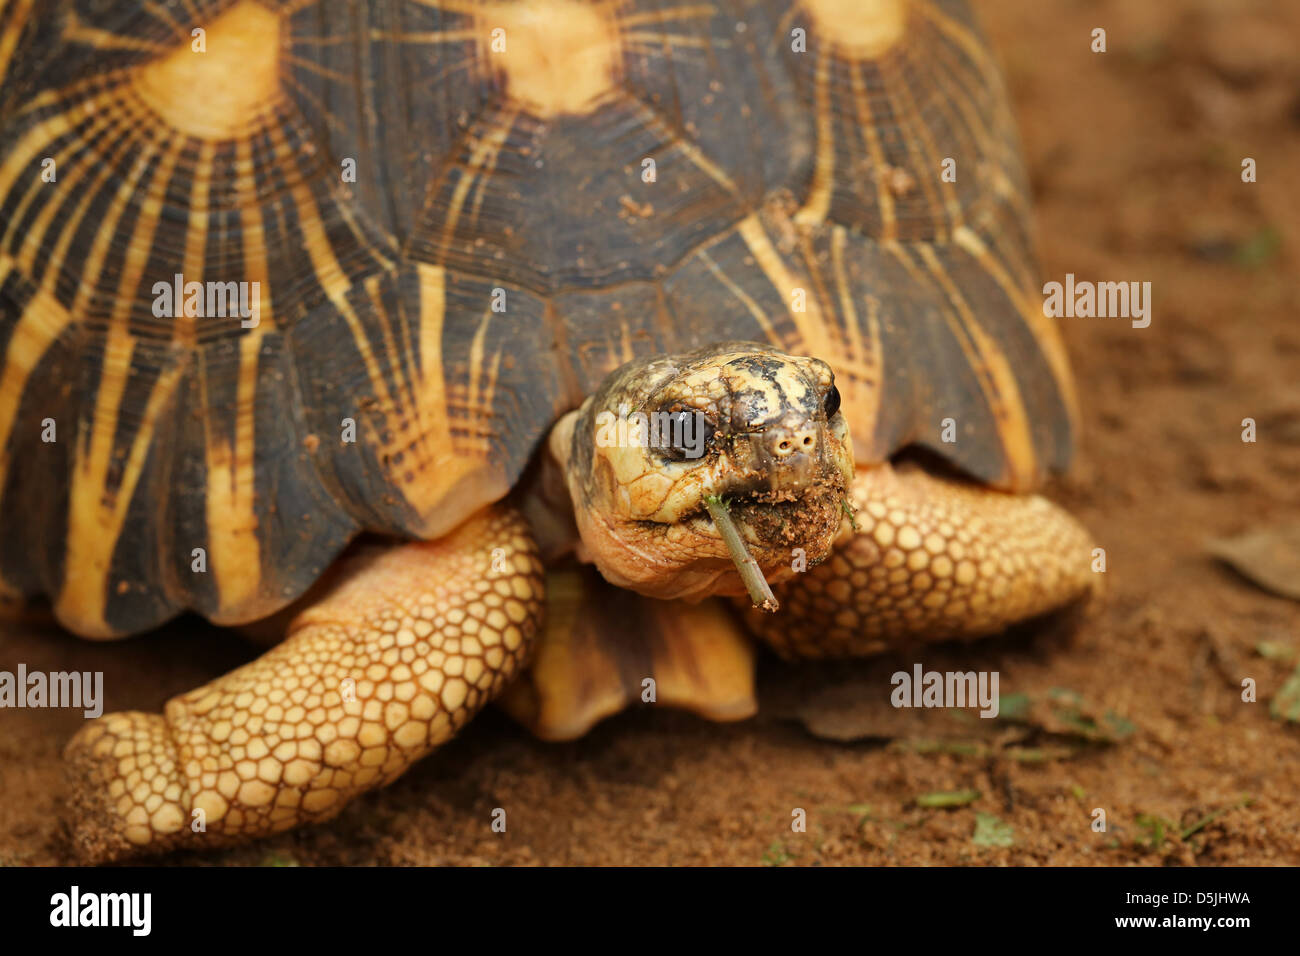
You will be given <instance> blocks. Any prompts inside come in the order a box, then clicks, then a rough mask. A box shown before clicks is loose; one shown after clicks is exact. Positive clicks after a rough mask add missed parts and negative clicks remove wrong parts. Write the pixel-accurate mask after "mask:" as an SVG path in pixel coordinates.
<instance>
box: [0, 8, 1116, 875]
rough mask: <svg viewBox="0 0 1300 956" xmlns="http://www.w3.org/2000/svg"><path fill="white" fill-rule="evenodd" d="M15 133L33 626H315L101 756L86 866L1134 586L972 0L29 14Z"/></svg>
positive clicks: (290, 634) (277, 821)
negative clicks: (632, 707)
mask: <svg viewBox="0 0 1300 956" xmlns="http://www.w3.org/2000/svg"><path fill="white" fill-rule="evenodd" d="M0 129H2V131H3V132H2V133H0V144H2V145H0V353H2V355H3V358H2V362H3V364H2V366H0V523H2V524H3V528H4V535H3V541H0V593H3V595H4V600H5V603H6V604H7V606H9V607H10V608H11V609H13V608H19V607H22V606H24V605H26V604H28V603H30V602H32V601H41V600H46V599H48V601H49V605H50V608H51V610H52V612H53V614H54V615H55V617H56V618H57V620H58V621H59V622H60V623H61V624H62V626H64V627H65V628H67V629H69V630H71V631H73V632H75V633H76V634H79V635H82V636H84V637H86V638H91V639H96V640H105V639H115V638H119V637H122V636H125V635H129V634H135V633H139V632H141V631H145V630H148V629H151V628H155V627H157V626H159V625H161V624H162V623H163V622H166V621H168V620H169V619H171V618H174V617H177V616H178V615H180V614H182V613H183V612H186V611H190V612H196V613H197V614H199V615H202V616H203V617H205V618H207V619H208V620H210V621H211V622H214V623H216V624H218V625H222V626H228V627H232V628H243V629H245V630H246V631H248V632H249V633H251V634H254V635H255V636H260V637H262V638H263V639H266V640H269V641H271V642H272V643H273V645H274V646H272V647H270V649H269V650H267V651H266V653H265V654H264V655H263V656H261V657H259V658H257V659H255V660H253V661H251V662H250V663H248V664H246V665H245V666H243V667H240V668H239V669H237V670H235V671H233V672H232V673H229V674H226V675H224V676H221V677H218V678H216V679H215V680H213V681H212V682H211V683H209V684H207V685H206V686H204V687H201V688H198V689H196V690H194V691H192V692H190V693H186V694H182V695H181V696H179V697H176V698H174V699H173V700H171V701H170V702H168V703H167V705H166V708H165V713H164V714H161V715H159V714H147V713H137V712H130V713H117V714H109V715H106V716H104V717H101V718H99V719H97V720H94V721H93V722H91V723H89V724H87V726H85V727H84V728H83V729H82V730H81V731H80V732H79V733H78V734H76V736H75V737H74V738H73V739H72V740H71V742H70V743H69V745H68V748H67V758H68V765H69V767H70V770H71V776H72V790H71V801H72V805H73V807H74V809H75V820H76V824H75V832H76V839H77V844H78V846H79V847H80V849H81V852H83V853H84V854H85V855H86V856H87V857H88V858H91V859H110V858H114V857H118V856H123V855H127V854H131V853H139V852H157V851H163V850H168V849H172V848H176V847H183V846H210V845H217V844H220V843H223V842H230V841H235V840H240V839H245V838H253V837H258V836H262V835H266V834H270V833H275V832H279V831H282V830H285V829H287V828H290V827H293V826H296V825H299V824H302V823H307V822H313V821H321V820H325V819H328V818H330V817H331V816H333V815H335V814H337V813H338V812H339V811H340V809H341V808H342V807H343V806H344V804H346V803H347V801H348V800H350V799H351V798H352V797H354V796H355V795H357V794H359V793H361V792H363V791H366V790H369V789H372V788H375V787H378V786H381V785H383V784H385V783H387V782H389V781H391V780H393V779H394V778H395V777H397V776H398V775H400V774H401V773H402V772H404V771H405V770H406V769H407V768H408V767H409V766H411V765H412V763H413V762H414V761H416V760H417V759H419V758H420V757H422V756H424V755H425V754H427V753H428V752H429V751H431V750H432V749H433V748H435V747H437V746H438V745H440V744H441V743H443V742H445V741H446V740H447V739H448V738H450V737H451V736H452V735H454V734H455V733H456V732H457V731H458V730H460V728H461V727H463V726H464V724H465V723H466V722H467V721H468V720H469V719H470V718H471V717H472V716H473V715H474V714H475V713H476V712H477V711H479V710H480V709H481V708H482V707H484V706H485V705H486V704H487V703H489V702H490V701H493V700H494V699H496V700H498V701H499V703H501V704H502V705H503V706H504V707H505V708H506V709H507V710H508V711H509V712H510V713H511V714H513V715H514V716H515V717H517V718H518V719H519V720H521V721H522V722H523V723H524V724H525V725H527V726H528V727H530V728H531V729H532V730H533V731H534V732H536V733H537V734H539V735H540V736H542V737H545V738H550V739H557V738H570V737H575V736H578V735H580V734H582V733H583V732H585V731H586V730H587V728H589V727H590V726H591V725H592V724H593V723H594V722H595V721H597V720H599V719H601V718H603V717H605V716H607V715H608V714H611V713H613V712H615V711H617V710H619V709H621V708H622V707H623V706H625V705H626V704H628V703H629V702H632V701H636V700H640V699H646V700H650V699H653V700H655V701H657V702H660V703H667V704H670V705H674V706H681V707H686V708H689V709H692V710H694V711H696V712H698V713H700V714H703V715H705V716H707V717H710V718H712V719H716V720H734V719H740V718H743V717H746V716H749V715H750V714H752V713H753V712H754V708H755V704H754V697H753V667H754V654H755V650H754V648H755V646H762V645H763V644H766V645H768V646H770V647H771V648H773V649H775V650H776V652H777V653H778V654H780V655H781V656H783V657H786V658H811V657H844V656H853V655H865V654H873V653H877V652H879V651H882V650H885V649H889V648H898V647H906V646H908V645H909V644H911V643H914V642H920V641H926V640H936V639H955V638H971V637H977V636H980V635H985V634H989V633H993V632H996V631H998V630H1000V629H1003V628H1004V627H1005V626H1007V625H1008V624H1010V623H1012V622H1015V621H1020V620H1022V619H1026V618H1030V617H1033V616H1036V615H1039V614H1043V613H1046V612H1049V611H1052V610H1054V609H1057V608H1059V607H1061V606H1064V605H1066V604H1068V603H1071V602H1073V601H1075V600H1076V599H1079V598H1081V597H1083V596H1084V595H1086V594H1087V593H1088V592H1089V591H1090V589H1091V584H1090V581H1091V580H1092V575H1091V573H1090V568H1089V561H1090V558H1091V545H1090V538H1089V536H1088V535H1087V533H1086V531H1085V530H1084V529H1083V528H1082V527H1081V526H1080V525H1079V524H1078V523H1077V522H1076V521H1075V519H1074V518H1072V517H1071V516H1070V515H1069V514H1068V513H1067V512H1066V511H1065V510H1064V509H1062V508H1061V507H1059V506H1057V505H1055V504H1053V503H1051V502H1049V501H1048V500H1046V499H1045V498H1043V497H1041V496H1040V495H1038V494H1036V493H1035V492H1036V489H1039V488H1040V487H1041V485H1042V483H1043V482H1044V481H1045V480H1046V478H1047V477H1048V476H1049V475H1051V474H1053V473H1057V472H1060V471H1063V470H1064V469H1065V468H1066V467H1067V465H1068V463H1069V458H1070V455H1071V448H1072V443H1073V431H1074V429H1073V426H1072V422H1073V421H1074V419H1075V415H1076V399H1075V395H1074V391H1073V386H1072V384H1071V375H1070V371H1069V366H1068V361H1067V358H1066V356H1065V352H1064V349H1063V346H1062V342H1061V339H1060V336H1059V333H1058V330H1057V329H1056V328H1055V327H1054V326H1053V325H1051V324H1050V323H1049V322H1048V321H1047V320H1046V319H1045V318H1044V315H1043V311H1042V308H1041V301H1039V300H1036V298H1035V288H1034V286H1035V280H1034V276H1035V269H1036V266H1035V259H1034V250H1033V237H1032V234H1031V228H1030V218H1029V200H1028V194H1027V187H1026V184H1025V176H1024V173H1023V169H1022V165H1021V160H1020V157H1019V147H1018V143H1017V134H1016V130H1015V127H1014V124H1013V121H1012V119H1011V116H1010V112H1009V108H1008V103H1007V97H1006V93H1005V90H1004V88H1003V85H1002V80H1001V78H1000V75H999V72H998V68H997V65H996V62H995V59H994V57H993V55H992V54H991V52H990V50H989V47H988V45H987V42H986V40H985V38H984V37H983V36H982V34H981V33H980V31H979V28H978V26H977V24H976V23H975V22H974V20H973V17H972V14H971V11H970V10H969V9H968V8H967V4H966V2H965V0H872V2H857V0H800V2H798V3H793V4H786V3H779V2H776V0H747V2H744V3H741V2H738V0H711V2H705V3H689V4H688V3H680V4H666V3H660V2H657V0H492V2H475V0H349V2H346V3H344V2H338V0H329V2H323V0H180V2H159V0H154V2H138V3H136V2H126V0H123V2H119V3H116V4H92V3H85V2H81V0H57V2H51V3H49V4H39V5H37V4H32V3H25V2H21V0H20V2H16V3H8V4H4V5H3V6H0ZM746 593H751V594H753V593H757V594H758V597H757V598H755V599H751V600H749V601H746V600H745V599H744V597H743V596H744V595H745V594H746ZM755 600H756V601H757V602H758V603H759V605H760V607H759V608H758V609H755V607H754V606H753V605H754V601H755ZM178 630H179V631H183V630H184V625H181V626H179V627H178ZM755 640H757V641H758V642H759V644H758V645H755V643H754V641H755Z"/></svg>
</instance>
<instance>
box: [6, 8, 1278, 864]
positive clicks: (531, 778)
mask: <svg viewBox="0 0 1300 956" xmlns="http://www.w3.org/2000/svg"><path fill="white" fill-rule="evenodd" d="M982 6H983V10H984V20H985V23H986V26H987V28H988V30H989V32H990V33H991V35H992V37H993V39H994V41H995V44H996V46H997V48H998V50H999V52H1000V55H1001V56H1002V58H1003V61H1004V63H1005V64H1006V68H1007V73H1008V77H1009V83H1010V88H1011V92H1012V96H1013V99H1014V102H1015V106H1016V110H1017V112H1018V116H1019V120H1020V124H1021V129H1022V135H1023V138H1024V142H1025V148H1026V152H1027V156H1028V163H1029V168H1030V171H1031V178H1032V182H1033V186H1034V191H1035V197H1036V204H1037V210H1038V217H1039V233H1040V240H1041V253H1042V259H1043V273H1044V276H1045V277H1048V278H1055V279H1058V280H1059V279H1062V278H1063V277H1064V274H1065V273H1066V272H1073V273H1075V274H1076V275H1078V276H1079V277H1080V278H1093V279H1098V280H1141V281H1150V282H1151V283H1152V285H1153V302H1154V305H1153V319H1152V322H1151V325H1150V327H1149V328H1147V329H1143V330H1136V329H1132V328H1130V327H1129V325H1128V323H1127V322H1125V321H1122V320H1114V319H1063V320H1061V321H1062V323H1063V325H1064V330H1065V335H1066V337H1067V340H1068V345H1069V348H1070V352H1071V355H1072V358H1073V362H1074V366H1075V369H1076V373H1077V378H1078V382H1079V386H1080V389H1079V390H1080V398H1081V404H1082V407H1083V415H1084V420H1083V423H1082V424H1083V430H1082V436H1081V444H1080V453H1079V456H1078V459H1077V467H1076V468H1075V469H1074V470H1073V471H1072V473H1071V474H1070V475H1069V477H1068V478H1067V479H1065V480H1063V481H1062V482H1060V483H1059V484H1058V485H1056V486H1055V487H1053V488H1052V489H1050V490H1049V494H1050V495H1051V496H1052V497H1054V498H1055V499H1056V500H1058V501H1061V502H1063V503H1065V504H1066V505H1068V506H1069V507H1070V508H1071V509H1073V510H1074V511H1075V513H1077V514H1078V515H1079V516H1080V517H1081V518H1082V519H1083V520H1084V522H1085V523H1086V524H1087V526H1088V527H1089V528H1090V529H1091V530H1092V531H1093V532H1094V533H1095V535H1096V537H1097V539H1098V541H1099V543H1100V544H1101V545H1102V546H1104V547H1105V549H1106V551H1107V562H1108V570H1107V573H1106V583H1107V590H1106V593H1105V594H1104V596H1103V597H1102V598H1101V599H1100V600H1098V601H1096V602H1094V603H1093V605H1092V606H1091V607H1089V608H1088V609H1087V610H1086V611H1083V612H1081V613H1074V614H1071V615H1066V616H1065V617H1063V618H1059V619H1057V620H1054V621H1051V622H1048V623H1046V624H1043V623H1040V624H1036V625H1031V626H1027V627H1022V628H1020V629H1018V630H1017V631H1016V632H1015V633H1013V634H1010V635H1007V636H1005V637H1001V638H997V639H992V640H988V641H983V642H979V643H976V644H973V645H971V646H969V647H964V648H940V649H936V650H934V651H933V652H929V651H927V652H925V653H924V654H923V655H922V656H921V657H920V659H921V660H922V661H923V662H924V664H925V666H926V668H928V669H932V670H954V669H961V670H965V669H968V668H980V669H996V670H997V671H999V673H1000V675H1001V691H1002V694H1003V695H1006V697H1007V700H1006V702H1005V703H1004V714H1003V717H1002V718H1001V719H999V720H998V721H978V720H967V721H964V722H963V721H961V720H958V719H956V718H954V717H953V716H952V715H951V714H945V715H943V716H939V717H935V716H931V713H933V712H931V713H921V712H907V713H900V712H897V711H890V709H889V708H887V707H886V708H884V710H885V711H886V712H885V713H879V712H877V711H871V710H870V709H866V710H864V709H861V708H860V707H858V706H857V705H855V704H854V703H852V701H853V700H854V695H853V693H852V689H853V686H854V683H855V682H860V681H862V680H865V679H872V678H873V677H874V679H875V680H876V681H880V680H885V679H887V678H886V677H885V675H887V674H888V673H890V672H892V671H894V670H898V669H900V668H908V669H910V667H911V663H912V661H913V660H915V659H916V658H915V655H913V656H910V657H908V658H907V659H903V658H899V659H897V660H892V661H891V660H885V661H878V662H875V663H869V664H866V665H855V666H846V665H837V666H835V667H832V668H824V669H817V668H803V669H799V670H791V669H790V668H787V667H785V666H783V665H780V664H779V663H777V662H775V661H770V660H769V661H765V662H764V664H763V667H762V672H761V679H762V683H763V686H764V711H763V713H762V714H761V715H760V716H759V717H758V718H756V719H754V720H751V721H747V722H744V723H741V724H734V725H725V726H724V725H712V724H706V723H704V722H702V721H699V720H696V719H694V718H692V717H690V716H688V715H685V714H680V713H673V712H669V711H665V710H657V711H652V710H651V709H643V710H639V711H636V712H632V713H627V714H624V715H622V716H619V717H617V718H614V719H611V720H609V721H606V722H605V723H604V724H603V725H601V726H599V727H598V728H597V729H596V730H595V731H594V732H593V733H592V734H590V735H589V736H588V737H587V738H586V739H584V740H582V741H579V742H577V743H573V744H567V745H554V744H544V743H540V742H537V741H535V740H533V739H532V738H530V737H529V736H527V735H526V734H525V733H524V732H523V731H522V730H520V729H519V728H517V727H516V726H515V725H514V724H513V723H512V722H511V721H510V720H509V719H507V718H506V717H505V716H503V715H502V714H500V713H499V712H496V711H490V712H488V713H486V714H484V715H482V716H481V717H479V718H478V719H477V720H476V721H475V722H474V723H473V724H472V725H471V726H470V727H469V728H468V729H467V731H466V732H465V733H464V734H463V735H462V736H461V737H460V738H458V739H457V740H455V741H453V742H452V743H451V744H450V745H448V746H447V747H445V748H444V749H443V750H441V751H439V752H438V753H436V754H435V755H433V756H432V757H430V758H429V759H427V760H425V761H423V762H422V763H421V764H420V765H419V766H417V767H416V768H415V769H414V770H412V771H411V772H410V773H408V774H407V775H406V776H405V777H403V778H402V779H401V780H400V781H398V782H397V783H396V784H394V785H393V786H391V787H389V788H388V789H386V790H384V791H382V792H379V793H375V794H371V795H369V796H367V797H365V798H363V799H361V800H358V801H356V802H355V803H354V804H353V805H352V806H351V807H350V808H349V809H348V810H347V811H346V812H345V813H344V814H343V815H342V816H341V817H340V818H339V819H338V820H336V821H334V822H333V823H331V824H329V825H326V826H323V827H320V828H316V829H312V830H306V831H303V832H298V833H291V834H287V835H284V836H281V837H279V838H277V839H274V840H270V841H265V842H262V843H258V844H254V845H251V846H248V847H245V848H241V849H237V850H230V851H223V852H218V853H210V854H204V855H199V854H191V855H187V856H182V857H178V858H175V860H176V861H178V862H184V863H226V864H259V863H260V864H272V865H284V864H289V865H292V864H295V863H299V864H303V865H308V864H376V863H378V864H394V863H395V864H444V863H445V864H700V863H712V864H742V865H756V864H772V865H779V864H788V865H804V864H960V863H979V864H1004V863H1010V864H1058V865H1059V864H1065V865H1070V864H1084V865H1088V864H1129V863H1140V864H1156V865H1158V864H1162V863H1172V864H1246V863H1251V864H1283V863H1288V864H1298V863H1300V724H1297V723H1287V722H1285V721H1284V720H1282V719H1281V718H1280V717H1279V716H1275V715H1272V714H1271V713H1270V708H1271V707H1273V709H1278V706H1277V705H1278V703H1279V702H1278V701H1277V700H1276V698H1277V697H1278V695H1279V692H1280V691H1281V692H1282V696H1283V697H1285V696H1286V692H1285V691H1283V690H1282V689H1283V685H1284V682H1285V681H1286V680H1287V679H1288V677H1289V676H1290V675H1291V674H1292V672H1293V671H1294V670H1295V668H1296V664H1297V657H1300V603H1297V602H1296V601H1292V600H1287V599H1285V598H1282V597H1276V596H1272V595H1270V594H1269V593H1267V592H1265V591H1263V590H1261V589H1260V588H1258V587H1256V586H1255V585H1253V584H1251V583H1250V582H1248V581H1247V580H1246V578H1244V577H1243V576H1241V575H1239V574H1238V573H1236V572H1235V571H1233V570H1231V569H1229V568H1228V567H1226V566H1225V565H1223V564H1222V563H1219V562H1218V561H1216V560H1215V559H1214V558H1213V557H1211V556H1210V555H1209V554H1208V553H1207V550H1206V545H1207V541H1208V540H1209V539H1211V538H1220V537H1228V536H1232V535H1236V534H1239V533H1242V532H1246V531H1251V530H1256V529H1270V528H1275V527H1278V526H1281V525H1283V524H1285V523H1286V522H1287V521H1294V520H1296V519H1297V518H1298V517H1300V508H1298V507H1297V506H1298V505H1300V322H1297V315H1298V314H1300V311H1298V310H1300V301H1298V300H1300V294H1298V292H1297V283H1296V281H1295V279H1294V277H1295V275H1296V274H1297V271H1300V235H1298V234H1297V230H1298V229H1300V225H1298V224H1300V190H1298V189H1297V188H1296V186H1295V178H1294V177H1295V173H1296V171H1297V170H1300V59H1297V58H1296V57H1295V55H1294V51H1295V48H1296V43H1297V38H1300V5H1297V4H1296V3H1294V2H1291V0H1162V2H1159V3H1155V2H1149V3H1133V2H1128V0H1107V2H1095V3H1082V2H1075V0H988V2H986V3H984V4H982ZM1094 27H1103V28H1105V29H1106V31H1107V34H1108V36H1107V40H1108V46H1109V51H1108V52H1107V53H1105V54H1104V55H1099V54H1094V53H1092V52H1090V50H1089V36H1090V33H1091V31H1092V29H1093V28H1094ZM1243 157H1253V158H1254V159H1255V160H1256V161H1257V163H1258V182H1257V183H1255V184H1243V183H1242V181H1241V177H1240V168H1241V161H1242V158H1243ZM1245 418H1252V419H1254V420H1255V422H1256V423H1257V428H1258V441H1257V442H1255V443H1244V442H1243V441H1242V420H1243V419H1245ZM252 653H253V652H252V651H251V650H250V649H249V647H248V646H246V645H244V644H242V643H241V642H240V641H239V640H237V639H234V638H232V637H230V636H228V635H225V634H222V633H220V632H218V631H216V630H214V629H211V628H208V627H206V626H204V625H201V624H199V623H196V622H193V621H186V622H183V623H181V624H178V625H176V626H174V627H173V628H172V630H171V632H169V633H166V634H156V635H150V636H146V637H144V638H141V639H137V640H134V641H130V642H126V643H119V644H116V645H112V646H105V645H94V644H89V643H86V642H82V641H78V640H76V639H74V638H71V637H68V636H65V635H61V634H59V633H57V632H54V631H42V630H40V629H39V628H31V627H28V628H13V627H10V628H9V629H8V630H6V631H3V632H0V668H4V669H13V668H14V667H15V666H16V663H17V662H18V661H24V662H25V663H26V664H27V666H28V668H29V669H33V670H36V669H39V670H62V669H73V668H75V669H78V670H86V669H90V670H103V671H104V673H105V688H106V695H107V709H109V710H123V709H144V710H157V709H159V708H160V706H161V704H162V703H163V701H165V700H166V699H167V698H168V697H170V696H172V695H173V694H176V693H178V692H181V691H184V690H188V689H189V688H191V687H193V686H195V685H198V684H200V683H202V682H204V681H205V680H207V679H208V678H210V677H211V676H213V675H215V674H217V673H219V672H221V671H223V670H225V669H228V668H230V667H233V666H235V665H236V664H238V663H240V662H241V661H242V660H244V659H245V658H246V657H248V656H251V654H252ZM1244 678H1253V679H1254V681H1255V682H1256V685H1257V688H1258V691H1257V693H1258V701H1257V702H1254V703H1251V702H1243V700H1242V687H1241V682H1242V680H1243V679H1244ZM1297 680H1298V681H1300V678H1297ZM877 686H879V684H878V683H877ZM1292 693H1293V694H1295V693H1300V691H1293V692H1292ZM798 714H802V716H803V720H802V722H801V721H800V720H795V719H791V715H798ZM80 723H81V721H80V718H79V716H78V715H75V714H72V713H70V712H62V711H26V710H23V711H7V712H5V713H3V715H2V716H0V730H2V733H0V862H4V863H9V864H47V863H58V862H72V860H71V857H70V855H69V850H68V845H67V843H66V842H65V838H64V836H63V833H64V831H63V824H62V823H61V821H60V815H59V810H60V800H61V776H60V772H61V771H60V758H59V752H60V748H61V747H62V745H63V743H64V742H65V741H66V740H67V739H68V738H69V737H70V736H71V735H72V734H73V733H74V732H75V730H76V729H77V728H78V727H79V726H80ZM990 724H996V725H997V726H996V727H992V728H989V727H987V725H990ZM810 728H811V730H810ZM812 731H816V733H813V732H812ZM864 733H865V734H870V735H871V736H865V737H864V736H863V734H864ZM835 736H839V737H853V738H858V739H854V740H834V739H827V738H828V737H835ZM945 804H946V805H945ZM497 807H501V808H504V809H505V810H506V811H507V820H508V828H507V832H506V833H504V834H498V833H493V832H492V829H491V818H492V812H493V809H494V808H497ZM795 808H802V809H803V810H805V811H806V814H807V832H805V833H796V832H792V829H791V820H792V811H793V810H794V809H795ZM1097 808H1100V809H1103V810H1104V811H1105V813H1106V819H1107V830H1106V831H1105V832H1095V831H1094V830H1093V828H1092V826H1091V823H1092V821H1093V818H1094V810H1095V809H1097Z"/></svg>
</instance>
